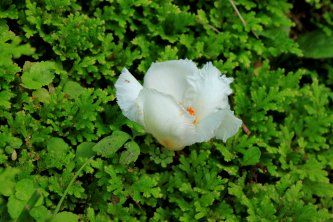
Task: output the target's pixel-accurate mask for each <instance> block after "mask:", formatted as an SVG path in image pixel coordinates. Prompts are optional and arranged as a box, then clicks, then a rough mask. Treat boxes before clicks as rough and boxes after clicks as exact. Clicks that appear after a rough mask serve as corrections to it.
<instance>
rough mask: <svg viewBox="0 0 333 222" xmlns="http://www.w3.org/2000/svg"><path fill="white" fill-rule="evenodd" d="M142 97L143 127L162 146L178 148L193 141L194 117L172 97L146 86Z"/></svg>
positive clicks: (194, 135)
mask: <svg viewBox="0 0 333 222" xmlns="http://www.w3.org/2000/svg"><path fill="white" fill-rule="evenodd" d="M140 96H141V95H140ZM142 97H143V98H144V102H143V113H144V125H145V129H146V131H147V132H149V133H151V134H152V135H153V136H154V137H155V138H156V139H157V140H158V141H159V142H160V143H161V144H162V145H163V146H165V147H167V148H169V149H172V150H180V149H182V148H184V147H185V146H188V145H191V144H193V143H194V142H195V137H196V133H195V127H194V124H193V121H194V118H193V117H191V116H190V115H188V113H187V112H186V110H184V109H183V108H182V107H181V106H180V105H179V104H178V103H177V102H176V101H175V100H174V99H173V97H171V96H170V95H166V94H164V93H161V92H158V91H157V90H154V89H147V88H144V89H143V90H142Z"/></svg>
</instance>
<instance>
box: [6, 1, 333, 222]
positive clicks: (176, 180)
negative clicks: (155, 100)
mask: <svg viewBox="0 0 333 222" xmlns="http://www.w3.org/2000/svg"><path fill="white" fill-rule="evenodd" d="M235 4H236V6H237V8H238V9H239V11H240V13H241V15H242V16H243V18H244V19H245V21H246V26H244V25H243V24H242V22H241V20H240V18H239V17H238V16H237V14H236V13H235V11H234V9H233V7H232V5H231V4H230V2H229V1H227V0H216V1H212V0H189V1H180V0H173V1H164V0H156V1H155V0H89V1H84V0H2V1H0V221H11V220H13V221H53V222H57V221H68V222H71V221H78V220H80V221H96V222H99V221H100V222H102V221H137V220H140V221H145V220H151V221H195V220H200V221H243V220H248V221H302V222H303V221H332V220H333V216H332V215H333V201H332V198H333V185H332V182H333V171H332V167H333V150H332V149H331V146H332V144H333V136H332V122H333V111H332V98H333V94H332V90H331V89H332V85H333V61H332V57H333V45H332V43H333V3H332V2H331V1H330V0H306V1H305V2H304V1H303V0H294V1H287V0H274V1H269V0H261V1H257V0H235ZM255 35H257V36H258V38H256V36H255ZM297 42H298V43H299V44H298V43H297ZM180 58H188V59H192V60H194V61H195V62H197V63H198V64H200V65H202V64H204V63H206V62H207V61H212V62H213V63H214V65H215V66H217V67H218V68H219V69H220V70H221V71H223V72H225V73H226V74H227V76H233V77H234V78H235V81H234V83H233V84H232V88H233V89H234V94H233V95H232V96H231V98H230V100H231V104H232V106H233V109H234V110H235V112H236V115H237V116H239V117H241V118H242V119H243V121H244V123H245V124H246V126H247V128H248V130H249V131H248V130H245V131H242V130H240V131H239V133H238V134H237V135H236V136H234V137H233V138H230V139H229V140H228V141H227V143H226V144H224V143H223V142H221V141H210V142H207V143H203V144H196V145H193V146H191V147H187V148H185V149H184V150H183V151H181V152H176V153H174V152H171V151H168V150H166V149H164V148H162V147H161V146H160V145H159V144H157V143H156V141H155V140H154V139H153V138H152V137H151V136H150V135H147V134H145V132H144V131H143V129H142V128H141V127H140V126H138V125H136V124H135V123H133V122H130V121H129V120H127V119H126V118H125V117H123V116H122V114H121V112H120V110H119V108H118V106H117V104H116V101H115V90H114V86H113V84H114V82H115V80H116V79H117V76H118V74H119V73H120V71H121V69H122V68H123V67H127V68H128V69H129V70H130V71H131V72H132V73H133V74H134V75H135V76H136V77H137V78H138V79H143V76H144V73H145V71H146V70H147V69H148V67H149V66H150V64H151V63H152V62H154V61H164V60H168V59H180ZM84 163H85V164H86V165H84V167H83V169H82V170H81V171H78V170H79V169H80V167H81V166H82V165H83V164H84ZM74 175H76V176H77V179H76V180H73V181H74V182H73V183H72V185H71V186H68V184H69V183H70V181H71V179H73V177H74ZM74 179H75V178H74ZM66 189H67V190H66ZM65 190H66V192H68V193H67V195H66V196H64V192H65ZM62 197H63V200H64V201H63V202H62V204H59V208H58V209H59V212H58V213H57V211H58V209H56V208H57V205H58V203H59V201H60V199H61V198H62ZM54 213H57V214H55V215H53V214H54Z"/></svg>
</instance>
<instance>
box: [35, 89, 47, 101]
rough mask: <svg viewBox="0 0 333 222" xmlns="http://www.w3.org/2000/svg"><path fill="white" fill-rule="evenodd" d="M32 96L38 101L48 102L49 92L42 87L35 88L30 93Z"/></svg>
mask: <svg viewBox="0 0 333 222" xmlns="http://www.w3.org/2000/svg"><path fill="white" fill-rule="evenodd" d="M32 96H33V98H35V99H36V100H37V101H38V102H42V103H49V102H50V93H49V91H47V90H46V89H44V88H40V89H37V90H36V91H34V92H33V93H32Z"/></svg>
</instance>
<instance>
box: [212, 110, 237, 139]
mask: <svg viewBox="0 0 333 222" xmlns="http://www.w3.org/2000/svg"><path fill="white" fill-rule="evenodd" d="M241 126H242V120H240V119H238V118H237V117H236V116H235V115H234V112H232V111H231V110H224V112H223V119H222V123H221V125H220V126H219V128H218V129H217V130H216V136H215V137H216V138H217V139H221V140H223V141H224V142H226V141H227V139H228V138H229V137H232V136H233V135H235V134H236V133H237V131H238V129H239V128H240V127H241Z"/></svg>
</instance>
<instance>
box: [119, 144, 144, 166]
mask: <svg viewBox="0 0 333 222" xmlns="http://www.w3.org/2000/svg"><path fill="white" fill-rule="evenodd" d="M125 148H126V149H127V150H126V151H124V152H122V154H121V156H120V160H119V162H120V163H121V164H123V165H127V164H129V163H131V162H135V161H136V160H137V159H138V157H139V155H140V147H139V145H138V144H137V143H136V142H134V141H131V142H128V143H126V144H125Z"/></svg>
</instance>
